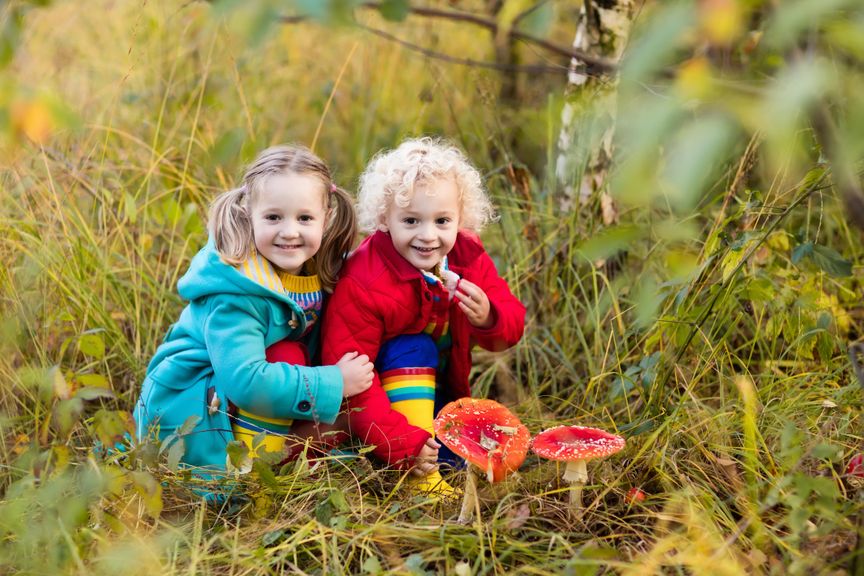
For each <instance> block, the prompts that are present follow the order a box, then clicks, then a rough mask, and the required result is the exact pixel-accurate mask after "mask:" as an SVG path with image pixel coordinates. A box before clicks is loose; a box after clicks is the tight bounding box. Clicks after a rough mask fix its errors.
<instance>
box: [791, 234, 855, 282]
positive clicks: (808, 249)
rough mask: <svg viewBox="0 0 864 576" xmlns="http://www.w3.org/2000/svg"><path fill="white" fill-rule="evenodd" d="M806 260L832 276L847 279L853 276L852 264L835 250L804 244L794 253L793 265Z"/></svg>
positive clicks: (796, 248) (818, 245)
mask: <svg viewBox="0 0 864 576" xmlns="http://www.w3.org/2000/svg"><path fill="white" fill-rule="evenodd" d="M804 258H809V259H810V260H812V261H813V263H814V264H816V266H818V267H819V268H820V269H821V270H822V271H823V272H827V273H828V274H830V275H831V276H835V277H838V278H845V277H848V276H851V275H852V262H850V261H849V260H846V259H845V258H843V256H841V255H840V254H839V253H838V252H837V251H836V250H834V249H833V248H829V247H828V246H822V245H821V244H814V243H813V242H804V243H803V244H799V245H798V246H796V247H795V249H794V250H793V251H792V263H793V264H796V265H797V264H799V263H800V262H801V261H802V260H803V259H804Z"/></svg>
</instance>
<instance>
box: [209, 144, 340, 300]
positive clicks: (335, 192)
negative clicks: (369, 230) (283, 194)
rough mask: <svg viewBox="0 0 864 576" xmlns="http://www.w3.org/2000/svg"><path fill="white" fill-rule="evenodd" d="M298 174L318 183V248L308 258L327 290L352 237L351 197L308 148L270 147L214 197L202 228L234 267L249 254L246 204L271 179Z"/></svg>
mask: <svg viewBox="0 0 864 576" xmlns="http://www.w3.org/2000/svg"><path fill="white" fill-rule="evenodd" d="M278 174H300V175H304V176H312V177H314V178H317V179H318V180H319V181H320V182H321V190H322V194H323V195H324V201H325V203H326V207H327V223H326V225H325V227H324V235H323V237H322V238H321V247H320V248H319V250H318V253H317V254H315V256H313V258H312V259H313V260H314V261H315V268H316V269H317V272H318V278H319V279H320V281H321V287H322V288H323V289H324V290H325V291H327V292H331V291H332V290H333V286H334V285H335V284H336V278H337V275H338V273H339V269H340V268H341V267H342V263H343V262H344V260H345V256H346V254H347V253H348V252H349V250H351V248H352V247H353V245H354V241H355V239H356V236H357V220H356V216H355V214H354V206H353V202H352V200H351V196H350V195H349V194H348V193H347V192H346V191H345V190H343V189H341V188H339V187H337V186H336V185H335V184H334V183H333V178H332V176H331V174H330V169H329V168H328V167H327V165H326V164H325V163H324V161H323V160H321V158H319V157H318V156H316V155H315V154H314V153H313V152H312V151H311V150H309V149H308V148H306V147H304V146H299V145H285V146H274V147H272V148H268V149H267V150H264V151H263V152H261V154H259V155H258V157H257V158H256V159H255V161H254V162H252V164H250V165H249V167H248V168H247V170H246V174H245V175H244V176H243V185H242V186H240V187H239V188H235V189H234V190H228V191H227V192H223V193H222V194H220V195H219V196H218V197H217V198H216V199H215V200H214V201H213V203H212V204H211V205H210V214H209V218H208V223H207V228H208V231H209V232H210V236H211V237H212V238H213V242H214V244H215V245H216V250H217V252H219V255H220V256H221V257H222V260H224V261H225V262H227V263H228V264H234V265H236V264H240V263H241V262H243V261H244V260H245V259H246V258H248V257H249V255H250V254H251V253H252V252H253V251H254V248H255V237H254V235H253V233H252V220H251V216H250V214H251V211H252V205H253V204H254V203H255V200H256V199H257V198H258V196H259V194H260V193H261V190H262V189H263V188H264V185H265V184H266V182H267V179H268V178H270V177H271V176H274V175H278Z"/></svg>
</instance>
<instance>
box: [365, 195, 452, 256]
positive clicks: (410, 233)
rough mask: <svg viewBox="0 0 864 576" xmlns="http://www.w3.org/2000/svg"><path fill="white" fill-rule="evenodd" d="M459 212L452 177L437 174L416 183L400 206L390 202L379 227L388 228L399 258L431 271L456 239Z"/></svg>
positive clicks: (386, 229) (447, 252) (448, 251)
mask: <svg viewBox="0 0 864 576" xmlns="http://www.w3.org/2000/svg"><path fill="white" fill-rule="evenodd" d="M461 213H462V210H461V203H460V202H459V187H458V186H457V185H456V182H455V181H454V180H453V179H452V178H440V179H437V180H433V181H431V182H428V183H426V184H422V185H420V186H416V187H415V188H414V197H413V198H411V201H410V202H409V203H408V205H407V206H405V207H404V208H403V207H401V206H396V205H393V206H391V207H390V210H389V211H388V212H387V214H386V215H385V216H384V218H383V219H382V222H381V226H380V229H381V230H383V231H385V232H387V231H389V232H390V238H391V239H392V241H393V246H394V247H395V248H396V251H397V252H399V254H400V255H401V256H402V257H403V258H405V259H406V260H407V261H408V262H410V263H411V264H412V265H413V266H414V267H415V268H419V269H421V270H427V271H430V272H431V271H433V270H434V269H435V268H436V267H437V266H438V264H440V263H441V260H443V259H444V257H445V256H446V255H447V254H449V253H450V250H451V249H452V248H453V245H454V244H455V243H456V233H457V232H458V231H459V221H460V218H461Z"/></svg>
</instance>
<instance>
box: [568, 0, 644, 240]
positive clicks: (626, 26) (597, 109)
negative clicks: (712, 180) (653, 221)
mask: <svg viewBox="0 0 864 576" xmlns="http://www.w3.org/2000/svg"><path fill="white" fill-rule="evenodd" d="M637 1H638V0H606V1H602V0H584V2H583V4H582V7H581V9H580V12H579V24H578V26H577V28H576V36H575V38H574V40H573V47H574V48H575V49H577V50H582V51H585V52H589V53H595V54H599V55H602V56H604V57H607V58H610V59H611V60H613V61H615V62H617V61H619V60H620V58H621V54H622V53H623V52H624V48H625V47H626V45H627V40H628V38H629V35H630V28H631V23H632V18H633V15H634V13H635V8H636V3H637ZM601 4H602V6H601ZM585 70H586V65H585V63H584V62H583V61H581V60H580V59H578V58H573V59H571V61H570V69H569V71H568V81H567V88H566V90H565V96H566V98H567V101H566V103H565V104H564V108H563V110H562V111H561V131H560V132H559V135H558V157H557V159H556V163H555V175H556V179H557V181H558V184H559V185H560V187H561V190H562V194H561V197H560V208H561V211H562V212H570V211H572V210H575V209H577V208H578V207H579V206H580V205H585V204H588V203H590V202H592V200H594V199H595V197H596V195H598V194H599V195H600V206H601V213H602V218H603V222H604V224H606V225H609V224H612V223H614V222H616V221H617V219H618V211H617V209H616V207H615V203H614V201H613V200H612V198H611V196H609V193H608V190H607V186H606V174H607V171H608V168H609V164H610V162H611V159H612V140H613V136H614V134H615V116H616V113H615V110H616V99H617V96H616V94H617V89H618V78H617V76H612V77H603V78H597V77H592V76H588V75H587V74H586V73H585ZM589 106H591V107H592V109H590V110H589V108H588V107H589ZM584 121H590V122H592V123H594V124H595V126H596V127H597V128H599V130H601V131H602V132H601V134H600V136H599V138H597V139H594V138H592V139H590V140H589V139H582V140H581V141H580V139H579V130H580V128H581V127H583V126H584V124H583V122H584ZM591 129H592V130H593V129H594V127H591ZM588 142H593V143H594V145H593V146H592V149H590V150H587V149H584V148H583V149H580V147H583V146H585V145H586V144H588Z"/></svg>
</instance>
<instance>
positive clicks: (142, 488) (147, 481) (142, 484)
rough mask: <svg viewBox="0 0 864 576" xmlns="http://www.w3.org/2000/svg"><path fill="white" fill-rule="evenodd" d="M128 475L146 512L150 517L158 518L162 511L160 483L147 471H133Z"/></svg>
mask: <svg viewBox="0 0 864 576" xmlns="http://www.w3.org/2000/svg"><path fill="white" fill-rule="evenodd" d="M130 477H131V478H132V485H133V486H135V491H136V492H138V494H139V495H140V496H141V501H142V502H143V503H144V508H145V509H146V510H147V513H148V514H149V515H150V516H151V517H152V518H158V517H159V515H160V514H161V513H162V485H161V484H159V482H157V481H156V479H155V478H153V476H152V475H150V473H148V472H144V471H135V472H132V473H131V474H130Z"/></svg>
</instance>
